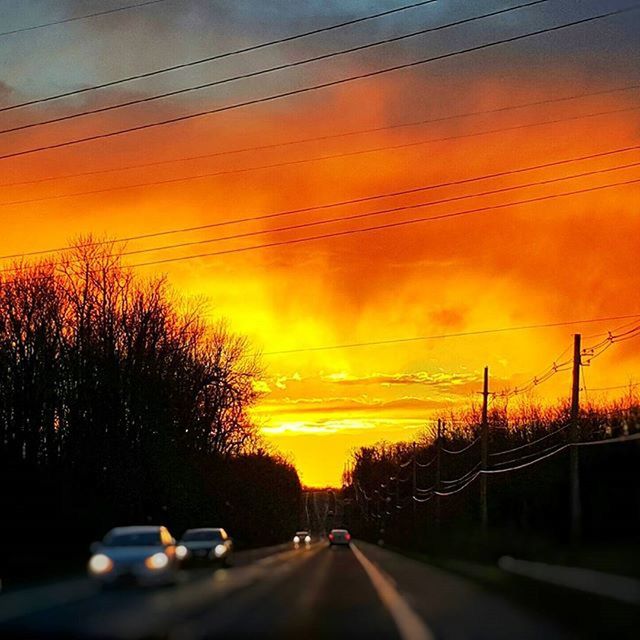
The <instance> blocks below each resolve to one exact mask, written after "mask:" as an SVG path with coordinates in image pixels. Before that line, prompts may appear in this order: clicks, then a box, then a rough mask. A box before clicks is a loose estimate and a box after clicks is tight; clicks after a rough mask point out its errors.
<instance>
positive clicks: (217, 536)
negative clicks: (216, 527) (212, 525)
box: [182, 531, 223, 542]
mask: <svg viewBox="0 0 640 640" xmlns="http://www.w3.org/2000/svg"><path fill="white" fill-rule="evenodd" d="M182 539H183V540H184V541H185V542H208V541H209V540H211V541H213V542H220V541H222V539H223V538H222V534H221V533H220V532H219V531H187V532H186V533H185V534H184V535H183V536H182Z"/></svg>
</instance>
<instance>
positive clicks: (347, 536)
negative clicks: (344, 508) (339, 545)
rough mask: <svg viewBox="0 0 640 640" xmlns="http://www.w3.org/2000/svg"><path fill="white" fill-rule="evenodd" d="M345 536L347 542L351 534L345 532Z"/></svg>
mask: <svg viewBox="0 0 640 640" xmlns="http://www.w3.org/2000/svg"><path fill="white" fill-rule="evenodd" d="M345 538H346V539H347V542H349V540H351V534H350V533H347V535H346V536H345Z"/></svg>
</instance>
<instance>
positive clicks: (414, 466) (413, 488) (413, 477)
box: [411, 442, 418, 535]
mask: <svg viewBox="0 0 640 640" xmlns="http://www.w3.org/2000/svg"><path fill="white" fill-rule="evenodd" d="M412 449H413V456H412V459H413V464H412V469H411V502H412V503H413V533H414V535H415V534H416V511H417V507H418V503H417V502H416V501H415V500H414V496H416V495H417V494H416V487H417V486H418V464H417V462H416V443H415V442H414V443H413V445H412Z"/></svg>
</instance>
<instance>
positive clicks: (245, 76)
mask: <svg viewBox="0 0 640 640" xmlns="http://www.w3.org/2000/svg"><path fill="white" fill-rule="evenodd" d="M545 2H548V0H530V1H529V2H526V3H524V4H520V5H516V6H515V7H508V8H506V9H499V10H497V11H491V12H489V13H484V14H481V15H479V16H474V17H472V18H465V19H463V20H456V21H455V22H449V23H446V24H443V25H439V26H436V27H426V28H424V29H418V30H416V31H411V32H409V33H405V34H401V35H399V36H393V37H390V38H384V39H382V40H375V41H373V42H367V43H365V44H361V45H357V46H354V47H349V48H347V49H340V50H338V51H330V52H328V53H323V54H320V55H316V56H312V57H310V58H304V59H302V60H294V61H292V62H285V63H282V64H278V65H275V66H272V67H268V68H266V69H259V70H257V71H249V72H246V73H242V74H238V75H234V76H230V77H228V78H222V79H220V80H211V81H209V82H205V83H201V84H197V85H191V86H189V87H183V88H181V89H174V90H172V91H165V92H164V93H157V94H153V95H147V96H143V97H141V98H135V99H133V100H127V101H124V102H119V103H116V104H111V105H106V106H104V107H95V108H93V109H86V110H84V111H79V112H76V113H70V114H67V115H62V116H56V117H54V118H49V119H48V120H39V121H37V122H29V123H26V124H21V125H16V126H13V127H9V128H7V129H0V135H2V134H7V133H15V132H18V131H24V130H26V129H32V128H34V127H41V126H45V125H49V124H55V123H59V122H67V121H69V120H75V119H77V118H83V117H86V116H91V115H96V114H99V113H107V112H111V111H114V110H116V109H123V108H126V107H132V106H135V105H138V104H146V103H148V102H155V101H156V100H162V99H165V98H173V97H175V96H179V95H184V94H186V93H191V92H193V91H201V90H202V89H211V88H213V87H219V86H222V85H225V84H229V83H231V82H237V81H239V80H249V79H251V78H258V77H262V76H264V75H268V74H271V73H276V72H279V71H285V70H287V69H294V68H297V67H300V66H304V65H307V64H311V63H314V62H321V61H324V60H330V59H332V58H336V57H338V56H344V55H349V54H352V53H357V52H360V51H366V50H368V49H373V48H375V47H380V46H385V45H388V44H392V43H394V42H401V41H404V40H408V39H410V38H416V37H418V36H423V35H427V34H429V33H435V32H437V31H443V30H445V29H450V28H453V27H458V26H461V25H464V24H468V23H471V22H475V21H477V20H481V19H485V18H492V17H495V16H498V15H501V14H504V13H510V12H512V11H515V10H517V9H521V8H525V7H531V6H534V5H538V4H542V3H545Z"/></svg>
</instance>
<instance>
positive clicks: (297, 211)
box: [0, 145, 640, 260]
mask: <svg viewBox="0 0 640 640" xmlns="http://www.w3.org/2000/svg"><path fill="white" fill-rule="evenodd" d="M637 150H640V145H633V146H629V147H620V148H616V149H608V150H605V151H599V152H595V153H591V154H586V155H581V156H572V157H570V158H563V159H561V160H554V161H550V162H545V163H539V164H534V165H526V166H523V167H516V168H513V169H507V170H505V171H498V172H494V173H489V174H482V175H477V176H472V177H469V178H463V179H460V180H450V181H446V182H440V183H435V184H434V183H431V184H427V185H420V186H416V187H412V188H409V189H402V190H399V191H391V192H386V193H378V194H374V195H370V196H363V197H360V198H352V199H349V200H341V201H336V202H329V203H325V204H320V205H312V206H308V207H300V208H295V209H286V210H282V211H276V212H272V213H266V214H262V215H255V216H246V217H242V218H235V219H230V220H222V221H219V222H213V223H208V224H204V225H196V226H190V227H180V228H174V229H164V230H161V231H155V232H150V233H143V234H137V235H131V236H126V237H121V238H115V239H113V240H102V241H94V242H89V243H87V245H86V246H104V245H110V246H112V245H115V244H120V243H125V242H130V241H136V240H144V239H151V238H158V237H163V236H168V235H175V234H180V233H190V232H194V231H203V230H206V229H214V228H220V227H226V226H229V225H235V224H241V223H246V222H256V221H262V220H268V219H275V218H280V217H286V216H290V215H296V214H300V213H307V212H312V211H321V210H326V209H332V208H336V207H342V206H348V205H353V204H361V203H365V202H372V201H376V200H380V199H386V198H392V197H398V196H405V195H411V194H416V193H422V192H426V191H431V190H434V189H440V188H444V187H452V186H461V185H465V184H471V183H474V182H478V181H482V180H490V179H494V178H501V177H507V176H512V175H517V174H520V173H525V172H528V171H535V170H540V169H547V168H551V167H558V166H563V165H566V164H571V163H575V162H582V161H585V160H593V159H598V158H604V157H609V156H612V155H617V154H621V153H627V152H630V151H637ZM70 249H73V246H70V245H67V246H63V247H55V248H48V249H40V250H36V251H28V252H22V253H12V254H5V255H0V260H8V259H15V258H27V257H33V256H41V255H46V254H55V253H61V252H65V251H68V250H70Z"/></svg>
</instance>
